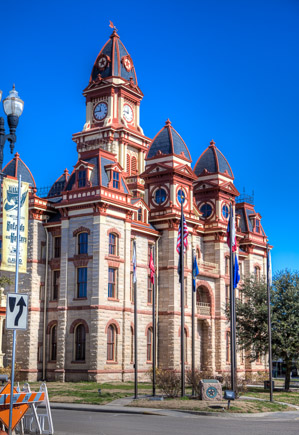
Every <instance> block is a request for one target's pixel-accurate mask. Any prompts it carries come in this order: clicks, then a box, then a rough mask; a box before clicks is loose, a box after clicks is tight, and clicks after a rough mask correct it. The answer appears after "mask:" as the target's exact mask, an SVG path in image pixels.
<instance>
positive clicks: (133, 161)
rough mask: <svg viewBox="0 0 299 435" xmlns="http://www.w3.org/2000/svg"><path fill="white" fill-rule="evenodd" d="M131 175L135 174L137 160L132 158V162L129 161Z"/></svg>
mask: <svg viewBox="0 0 299 435" xmlns="http://www.w3.org/2000/svg"><path fill="white" fill-rule="evenodd" d="M131 173H132V174H136V173H137V159H136V157H134V156H133V157H132V160H131Z"/></svg>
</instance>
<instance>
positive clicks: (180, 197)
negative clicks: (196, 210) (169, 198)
mask: <svg viewBox="0 0 299 435" xmlns="http://www.w3.org/2000/svg"><path fill="white" fill-rule="evenodd" d="M185 199H186V195H185V192H184V191H183V189H180V190H179V191H178V200H179V203H180V204H182V203H183V204H184V202H185Z"/></svg>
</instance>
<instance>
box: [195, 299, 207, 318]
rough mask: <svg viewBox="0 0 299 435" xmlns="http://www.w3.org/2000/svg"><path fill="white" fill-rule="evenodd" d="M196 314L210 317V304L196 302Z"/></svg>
mask: <svg viewBox="0 0 299 435" xmlns="http://www.w3.org/2000/svg"><path fill="white" fill-rule="evenodd" d="M196 305H197V313H198V314H200V315H201V316H210V315H211V304H209V303H208V302H197V303H196Z"/></svg>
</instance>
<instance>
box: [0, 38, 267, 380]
mask: <svg viewBox="0 0 299 435" xmlns="http://www.w3.org/2000/svg"><path fill="white" fill-rule="evenodd" d="M87 82H88V78H87ZM83 95H84V97H85V99H86V123H85V125H84V127H83V129H82V130H81V131H79V132H78V133H75V134H73V141H74V142H75V144H76V147H77V152H78V160H77V162H75V161H74V169H73V170H72V171H71V172H68V171H67V170H64V172H63V173H62V174H61V176H60V177H59V178H58V179H57V180H56V181H55V180H53V185H52V187H51V188H50V189H49V191H48V192H47V193H46V195H41V194H40V192H39V190H38V189H37V188H36V185H35V181H34V174H31V172H30V169H29V168H28V167H27V166H26V164H25V163H24V162H23V161H22V160H21V158H20V156H19V155H18V154H16V155H15V157H14V158H13V159H12V160H11V161H10V162H9V163H8V164H7V165H6V167H5V168H4V174H6V175H10V176H12V177H17V176H18V175H19V174H21V175H22V181H27V182H29V183H30V186H31V193H30V198H29V240H28V242H29V245H28V264H27V272H28V273H27V274H22V275H20V291H21V292H28V293H29V300H30V307H29V323H28V330H27V331H24V332H21V331H19V332H18V333H17V357H16V361H17V364H18V366H19V367H20V368H21V371H22V373H23V375H24V377H26V378H27V379H29V380H31V381H33V380H36V379H42V378H46V379H48V380H57V381H75V380H97V381H104V380H105V381H106V380H117V381H119V380H129V379H131V380H132V379H133V373H134V366H133V356H134V348H133V346H134V334H137V335H138V355H139V360H138V369H139V373H140V374H139V377H140V379H142V378H144V377H145V374H146V372H148V370H149V369H150V368H151V365H152V343H153V325H152V300H153V287H152V284H151V282H150V270H149V258H150V252H151V250H152V251H153V254H154V257H155V258H156V268H157V295H156V296H157V297H156V300H157V310H156V312H157V364H158V366H159V367H161V368H163V367H165V368H175V369H178V370H180V326H181V309H180V284H179V279H178V274H177V265H178V254H177V252H176V243H177V233H178V227H179V221H180V199H181V198H182V197H183V198H184V199H185V201H184V215H185V218H186V222H187V225H188V230H189V236H188V245H189V246H188V250H187V252H186V254H185V269H184V273H185V281H184V282H185V330H184V335H185V344H186V345H185V360H186V367H188V366H189V365H190V364H191V296H192V290H191V288H192V287H191V286H192V249H194V250H195V252H196V257H197V261H198V267H199V276H198V277H197V280H196V314H195V316H196V319H195V321H196V337H195V361H196V367H197V368H199V369H211V370H212V371H213V372H214V373H215V374H221V373H222V374H223V373H226V372H227V373H229V372H230V352H229V346H230V343H229V322H228V321H227V319H226V317H225V314H224V307H225V304H226V301H227V299H228V295H229V248H228V246H227V243H226V232H227V224H228V215H229V205H230V203H232V204H233V207H234V210H235V222H236V231H237V233H236V235H237V244H238V258H239V264H240V270H241V279H242V278H244V276H246V275H249V274H251V273H255V274H256V276H257V278H259V276H262V275H264V274H265V273H266V241H267V238H266V235H265V232H264V230H263V227H262V224H261V215H260V214H259V213H257V212H256V211H255V209H254V206H253V204H252V201H251V200H250V198H249V199H247V201H246V200H245V198H244V197H243V198H242V195H241V196H240V194H239V192H238V191H237V189H236V188H235V186H234V175H233V171H232V168H231V167H230V165H229V162H228V160H227V159H226V157H225V156H224V155H223V154H222V153H221V151H220V150H219V149H218V144H217V146H216V144H215V142H214V141H211V142H210V145H209V146H208V147H207V148H206V149H204V148H202V152H201V155H199V156H193V158H192V157H191V155H190V152H189V150H188V147H187V144H186V143H185V142H184V140H183V138H182V137H181V136H180V134H179V133H178V132H177V131H176V130H175V126H173V125H172V124H171V122H170V121H169V120H167V121H166V123H165V125H164V126H157V131H158V133H157V134H156V136H155V137H154V139H150V138H149V137H147V136H145V134H144V132H143V129H142V127H141V125H140V121H139V120H140V108H142V104H141V101H142V98H143V93H142V91H141V89H140V88H139V84H138V82H137V76H136V71H135V65H134V62H133V59H132V58H131V57H130V55H129V53H128V51H127V50H126V48H125V46H124V45H123V43H122V42H121V40H120V38H119V36H118V34H117V32H116V31H115V30H114V31H113V33H112V35H111V36H110V38H109V40H108V42H107V43H106V44H105V45H104V46H103V48H102V50H101V51H100V53H99V54H98V56H97V57H96V60H95V62H94V65H93V67H92V70H91V75H90V78H89V82H88V85H87V87H86V88H85V89H84V91H83ZM82 110H83V108H82ZM152 122H155V120H154V119H153V120H152ZM212 134H213V132H211V135H212ZM61 145H63V144H61ZM219 147H220V148H221V144H219ZM227 157H229V156H227ZM192 161H193V162H194V164H193V169H192ZM26 163H27V164H28V165H29V167H30V162H26ZM42 164H43V163H42V162H41V165H42ZM134 239H135V240H136V246H137V294H138V300H137V311H138V329H137V331H135V330H134V298H133V284H132V276H133V269H132V241H133V240H134ZM237 296H238V290H237ZM2 352H3V353H4V354H5V358H4V360H5V361H6V363H7V364H9V363H10V360H11V333H10V332H8V331H5V328H4V337H3V346H2ZM237 365H238V371H240V372H245V371H248V372H251V371H256V370H264V369H265V361H264V359H263V358H261V359H260V360H258V361H257V362H256V363H254V364H252V363H251V362H250V361H249V359H247V358H246V356H245V355H244V353H241V354H239V355H238V364H237Z"/></svg>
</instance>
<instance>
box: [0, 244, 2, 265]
mask: <svg viewBox="0 0 299 435" xmlns="http://www.w3.org/2000/svg"><path fill="white" fill-rule="evenodd" d="M1 261H2V239H0V262H1Z"/></svg>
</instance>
